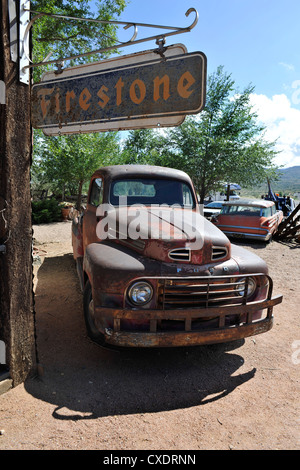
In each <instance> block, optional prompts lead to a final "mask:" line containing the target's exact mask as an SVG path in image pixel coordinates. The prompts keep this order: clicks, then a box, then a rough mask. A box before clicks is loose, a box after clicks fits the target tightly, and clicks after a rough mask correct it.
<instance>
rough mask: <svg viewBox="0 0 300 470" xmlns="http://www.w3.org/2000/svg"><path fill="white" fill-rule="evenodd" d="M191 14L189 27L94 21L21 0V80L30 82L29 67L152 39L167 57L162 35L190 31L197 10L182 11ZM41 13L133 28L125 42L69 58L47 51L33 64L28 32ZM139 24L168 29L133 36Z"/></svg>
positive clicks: (54, 62) (196, 19)
mask: <svg viewBox="0 0 300 470" xmlns="http://www.w3.org/2000/svg"><path fill="white" fill-rule="evenodd" d="M8 1H9V3H11V2H13V3H15V1H14V0H8ZM191 13H195V19H194V21H193V23H192V24H191V25H190V26H187V27H184V28H179V27H175V26H163V25H154V24H147V23H135V22H132V23H131V22H123V21H105V20H97V19H93V18H77V17H71V16H66V15H56V14H50V13H45V12H39V11H33V10H31V9H30V1H29V0H20V15H19V16H20V21H19V51H20V57H19V60H20V81H21V82H23V83H27V84H29V70H30V68H33V67H41V66H43V65H48V64H57V63H60V64H61V63H63V62H65V61H68V60H74V59H78V58H81V57H86V56H90V55H92V54H100V53H103V52H108V51H112V50H116V49H119V48H122V47H126V46H131V45H135V44H140V43H142V42H146V41H151V40H156V44H157V45H158V46H159V48H158V49H157V50H156V51H155V52H157V53H158V54H160V55H161V57H162V59H163V60H166V58H165V56H164V52H165V51H166V47H165V46H164V44H165V38H166V37H168V36H174V35H176V34H182V33H186V32H190V31H191V30H192V29H193V28H194V27H195V26H196V24H197V23H198V12H197V10H195V8H189V9H188V10H187V12H186V13H185V15H186V16H187V17H188V16H189V15H190V14H191ZM31 14H34V15H35V16H33V17H32V19H30V15H31ZM44 16H48V17H51V18H59V19H61V20H63V21H64V20H76V21H87V22H93V23H99V24H101V23H102V24H104V23H105V24H114V25H123V27H124V29H129V28H130V27H133V29H134V31H133V34H132V37H131V38H130V39H129V41H127V42H120V41H119V42H118V44H115V45H114V46H110V47H107V48H104V49H97V50H93V51H90V52H86V53H82V54H78V55H73V56H70V57H60V58H57V59H53V60H49V57H50V55H51V54H49V55H48V56H47V57H46V58H45V59H44V60H43V61H41V62H38V63H35V64H34V63H32V61H31V59H30V57H29V32H30V29H31V28H32V26H33V24H34V23H35V22H36V21H37V20H38V19H39V18H41V17H44ZM138 26H141V27H146V28H159V29H163V30H168V32H164V33H159V34H155V35H153V36H149V37H146V38H141V39H136V37H137V34H138V29H137V27H138ZM60 70H61V69H60Z"/></svg>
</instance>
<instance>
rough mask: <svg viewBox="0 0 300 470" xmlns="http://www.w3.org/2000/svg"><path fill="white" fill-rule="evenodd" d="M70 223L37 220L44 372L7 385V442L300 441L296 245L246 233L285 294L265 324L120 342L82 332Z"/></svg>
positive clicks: (246, 444)
mask: <svg viewBox="0 0 300 470" xmlns="http://www.w3.org/2000/svg"><path fill="white" fill-rule="evenodd" d="M70 224H71V223H70V222H62V223H59V224H51V225H47V226H37V227H34V237H35V246H36V247H37V249H38V250H39V251H38V252H37V253H36V254H38V255H39V257H40V261H39V259H37V261H36V263H40V264H37V265H36V266H35V270H36V274H37V277H36V283H35V289H36V297H35V310H36V329H37V331H36V332H37V353H38V360H39V362H40V363H41V364H42V365H43V370H44V373H43V375H42V376H41V377H35V378H31V379H28V380H27V381H26V383H25V384H23V385H19V386H18V387H16V388H14V389H12V390H10V391H9V392H7V393H5V394H3V395H1V396H0V430H2V432H0V449H5V450H7V449H20V450H22V449H28V450H31V449H34V450H37V449H44V450H54V449H58V450H60V449H66V450H68V449H73V450H76V449H103V450H117V449H118V450H125V449H126V450H129V449H132V450H137V449H139V450H163V449H165V450H167V449H168V450H172V451H176V450H199V449H201V450H204V449H218V450H223V449H225V450H226V449H233V450H235V449H245V450H247V449H258V450H263V449H264V450H266V449H288V450H294V449H298V448H299V443H300V439H299V437H300V434H299V370H300V369H299V368H300V331H299V305H300V295H299V278H300V262H299V261H300V257H299V255H300V244H291V245H285V244H281V243H277V242H272V243H271V244H269V245H264V244H259V243H254V242H253V243H251V244H250V243H248V244H246V243H244V244H243V246H246V247H247V248H249V250H251V251H253V252H256V253H258V254H259V255H260V256H261V257H262V258H263V259H265V260H266V261H267V262H268V264H269V269H270V274H271V275H272V277H273V280H274V291H275V293H283V295H284V301H283V303H282V304H281V305H279V306H277V307H276V308H275V309H274V316H275V324H274V327H273V329H272V330H271V331H269V332H268V333H265V334H263V335H259V336H255V337H252V338H247V339H246V340H243V341H239V342H235V343H229V344H223V345H213V346H205V347H196V348H191V349H189V348H178V349H167V350H164V349H156V350H138V351H137V350H129V351H128V350H126V351H123V352H119V351H118V352H116V351H110V350H107V349H103V348H101V347H99V346H97V345H95V344H94V343H92V342H91V341H90V340H89V339H88V337H87V335H86V331H85V326H84V320H83V315H82V296H81V293H80V290H79V283H78V280H77V275H76V270H75V267H74V263H73V259H72V255H71V251H72V248H71V243H70V233H71V232H70V230H71V226H70Z"/></svg>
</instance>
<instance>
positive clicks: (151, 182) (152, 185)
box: [110, 178, 195, 209]
mask: <svg viewBox="0 0 300 470" xmlns="http://www.w3.org/2000/svg"><path fill="white" fill-rule="evenodd" d="M110 203H111V204H112V205H114V206H119V205H127V206H131V205H133V204H142V205H147V206H148V205H152V204H155V205H157V204H159V205H161V204H167V205H170V206H173V205H175V204H176V205H180V206H182V207H185V208H189V209H191V208H193V207H195V201H194V196H193V192H192V190H191V188H190V186H189V185H187V184H186V183H184V182H182V181H178V180H171V179H170V180H168V179H147V178H143V179H118V180H115V181H113V183H112V185H111V189H110Z"/></svg>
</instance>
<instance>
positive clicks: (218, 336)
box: [72, 165, 282, 347]
mask: <svg viewBox="0 0 300 470" xmlns="http://www.w3.org/2000/svg"><path fill="white" fill-rule="evenodd" d="M72 245H73V256H74V259H75V260H76V265H77V271H78V275H79V279H80V284H81V288H82V290H83V303H84V316H85V322H86V327H87V331H88V334H89V336H90V337H91V338H92V339H93V340H94V341H96V342H98V343H100V344H105V345H115V346H129V347H172V346H189V345H190V346H194V345H200V344H211V343H218V342H226V341H232V340H237V339H240V338H244V337H247V336H251V335H255V334H259V333H263V332H265V331H268V330H269V329H270V328H271V327H272V324H273V316H272V310H273V307H274V306H275V305H276V304H279V303H280V302H282V296H281V295H277V296H274V297H273V296H272V279H271V278H270V276H269V275H268V268H267V265H266V263H265V262H264V261H263V260H262V259H261V258H259V257H258V256H256V255H254V254H252V253H250V252H249V251H247V250H245V249H243V248H241V247H238V246H236V245H234V244H231V243H230V241H229V240H228V238H227V237H226V235H225V234H224V233H222V232H221V231H220V230H219V229H218V228H217V227H215V226H214V225H213V224H212V223H210V222H209V221H208V220H206V219H205V218H204V217H203V216H201V214H200V209H199V206H198V203H197V198H196V193H195V190H194V187H193V184H192V181H191V179H190V178H189V176H188V175H187V174H185V173H184V172H181V171H179V170H173V169H170V168H162V167H155V166H143V165H116V166H111V167H104V168H100V169H99V170H97V171H96V172H95V173H94V175H93V176H92V178H91V182H90V188H89V193H88V201H87V205H86V208H85V210H84V211H83V212H82V214H80V216H79V217H77V218H76V219H74V220H73V224H72Z"/></svg>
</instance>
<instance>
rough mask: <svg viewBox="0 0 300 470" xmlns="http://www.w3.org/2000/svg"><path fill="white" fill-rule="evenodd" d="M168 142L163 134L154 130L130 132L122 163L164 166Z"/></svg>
mask: <svg viewBox="0 0 300 470" xmlns="http://www.w3.org/2000/svg"><path fill="white" fill-rule="evenodd" d="M166 152H167V141H166V139H165V137H164V135H163V134H160V133H159V132H157V131H156V130H153V129H141V130H132V131H129V134H128V137H127V139H126V141H125V144H124V148H123V152H122V163H129V164H140V165H164V164H166V166H168V164H167V162H166V160H165V154H166Z"/></svg>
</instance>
